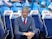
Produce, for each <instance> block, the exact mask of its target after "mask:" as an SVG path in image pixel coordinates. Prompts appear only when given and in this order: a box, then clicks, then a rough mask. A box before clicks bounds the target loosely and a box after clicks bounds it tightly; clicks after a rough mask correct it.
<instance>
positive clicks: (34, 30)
mask: <svg viewBox="0 0 52 39" xmlns="http://www.w3.org/2000/svg"><path fill="white" fill-rule="evenodd" d="M31 19H32V20H31V28H32V32H33V33H36V27H35V21H34V19H33V18H31Z"/></svg>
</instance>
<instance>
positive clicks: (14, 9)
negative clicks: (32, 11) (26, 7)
mask: <svg viewBox="0 0 52 39" xmlns="http://www.w3.org/2000/svg"><path fill="white" fill-rule="evenodd" d="M21 9H22V5H21V4H20V3H19V2H16V3H13V5H12V7H11V10H13V11H14V12H17V11H18V10H21Z"/></svg>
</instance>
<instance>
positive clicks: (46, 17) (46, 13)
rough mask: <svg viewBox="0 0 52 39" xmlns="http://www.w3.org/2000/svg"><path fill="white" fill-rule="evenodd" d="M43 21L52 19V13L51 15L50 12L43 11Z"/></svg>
mask: <svg viewBox="0 0 52 39" xmlns="http://www.w3.org/2000/svg"><path fill="white" fill-rule="evenodd" d="M42 19H52V13H50V12H49V10H43V11H42Z"/></svg>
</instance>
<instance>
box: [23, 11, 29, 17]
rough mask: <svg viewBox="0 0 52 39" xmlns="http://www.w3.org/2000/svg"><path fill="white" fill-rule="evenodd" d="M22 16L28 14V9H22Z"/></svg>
mask: <svg viewBox="0 0 52 39" xmlns="http://www.w3.org/2000/svg"><path fill="white" fill-rule="evenodd" d="M22 16H23V17H24V18H26V17H27V16H28V11H27V10H22Z"/></svg>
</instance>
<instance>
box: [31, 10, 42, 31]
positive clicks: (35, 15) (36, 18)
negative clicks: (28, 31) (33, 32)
mask: <svg viewBox="0 0 52 39" xmlns="http://www.w3.org/2000/svg"><path fill="white" fill-rule="evenodd" d="M32 12H33V13H31V14H32V17H33V18H34V22H35V26H36V28H39V29H40V31H42V27H43V26H42V21H41V18H40V16H39V12H38V10H33V11H32Z"/></svg>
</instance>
